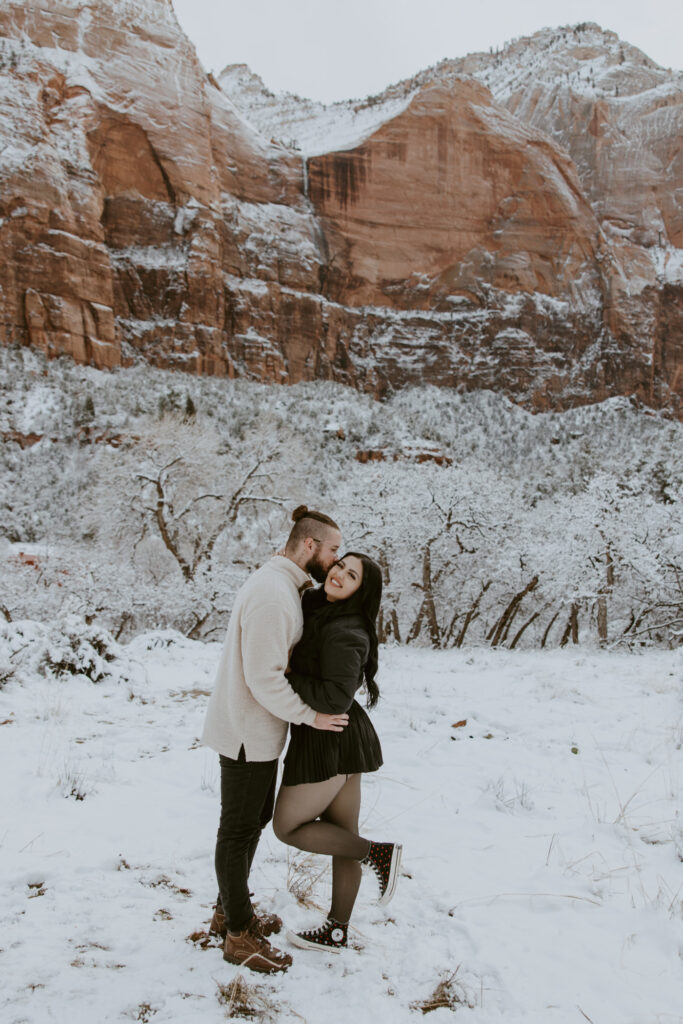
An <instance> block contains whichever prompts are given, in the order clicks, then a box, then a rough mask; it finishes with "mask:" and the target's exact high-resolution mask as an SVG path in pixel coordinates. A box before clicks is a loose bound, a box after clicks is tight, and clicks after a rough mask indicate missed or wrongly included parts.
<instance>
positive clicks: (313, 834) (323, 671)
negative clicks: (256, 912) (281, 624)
mask: <svg viewBox="0 0 683 1024" xmlns="http://www.w3.org/2000/svg"><path fill="white" fill-rule="evenodd" d="M381 596H382V574H381V571H380V568H379V566H378V565H377V563H376V562H374V561H373V560H372V559H371V558H368V556H367V555H361V554H358V553H357V552H349V553H348V554H346V555H345V556H344V557H343V558H341V559H340V560H339V561H338V562H336V563H335V564H334V565H333V566H332V568H331V569H330V570H329V572H328V574H327V578H326V580H325V583H324V585H323V586H322V587H321V588H320V589H319V590H309V591H307V592H306V593H305V594H304V598H303V610H304V631H303V635H302V637H301V640H300V641H299V643H298V644H297V645H296V647H295V648H294V650H293V651H292V657H291V661H290V669H289V671H288V679H289V682H290V684H291V686H292V687H293V689H294V690H295V691H296V692H297V693H298V694H299V696H300V697H301V698H302V700H304V701H305V702H306V703H307V704H309V705H310V706H311V707H312V708H314V709H315V710H316V711H322V712H326V713H328V714H331V713H340V712H342V711H347V712H348V715H349V724H348V726H347V727H346V728H345V729H344V730H343V732H341V733H326V734H324V735H323V734H318V733H316V730H315V729H311V728H309V727H308V726H306V725H292V726H291V738H290V743H289V748H288V750H287V754H286V756H285V764H284V774H283V778H282V786H281V788H280V792H279V794H278V798H277V803H276V805H275V816H274V819H273V829H274V831H275V835H276V836H277V837H278V838H279V839H281V840H282V842H284V843H287V844H288V845H290V846H296V847H297V848H298V849H300V850H307V851H309V852H311V853H327V854H330V855H331V856H332V905H331V907H330V913H329V915H328V917H327V920H326V921H325V923H324V924H323V925H322V926H321V927H320V928H316V929H313V930H310V931H304V932H298V933H293V932H289V933H288V937H289V939H290V941H291V942H292V943H293V944H294V945H295V946H300V947H303V948H306V949H323V950H325V949H327V950H339V949H341V948H343V947H344V946H346V944H347V929H348V923H349V919H350V917H351V911H352V910H353V905H354V902H355V899H356V895H357V893H358V887H359V885H360V879H361V864H368V865H369V866H370V867H372V868H373V870H374V872H375V874H376V875H377V879H378V882H379V887H380V897H379V902H380V903H383V904H386V903H388V902H389V900H390V899H391V898H392V896H393V894H394V889H395V887H396V881H397V877H398V868H399V863H400V860H401V846H400V844H398V843H375V842H371V841H370V840H369V839H364V838H362V837H361V836H359V835H358V814H359V811H360V780H361V774H362V773H363V772H372V771H376V770H377V768H379V767H380V765H381V764H382V751H381V748H380V744H379V740H378V738H377V734H376V732H375V730H374V728H373V727H372V724H371V722H370V719H369V718H368V716H367V714H366V713H365V711H364V710H363V709H362V708H361V706H360V705H359V704H358V703H357V702H356V701H355V700H354V699H353V698H354V694H355V692H356V690H357V689H358V688H359V687H360V686H361V684H362V682H363V678H365V684H366V688H367V692H368V706H369V707H373V706H374V704H376V703H377V698H378V696H379V689H378V687H377V683H376V682H375V673H376V671H377V632H376V629H375V620H376V618H377V614H378V612H379V603H380V598H381Z"/></svg>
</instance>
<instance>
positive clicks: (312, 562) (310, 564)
mask: <svg viewBox="0 0 683 1024" xmlns="http://www.w3.org/2000/svg"><path fill="white" fill-rule="evenodd" d="M304 569H305V570H306V572H307V573H308V574H309V576H312V577H313V579H314V580H315V581H316V583H324V582H325V580H326V579H327V569H325V567H324V566H323V565H322V564H321V562H320V559H319V558H318V552H317V551H316V553H315V554H314V555H311V557H310V558H309V560H308V561H307V562H306V565H305V566H304Z"/></svg>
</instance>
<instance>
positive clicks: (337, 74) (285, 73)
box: [173, 0, 683, 103]
mask: <svg viewBox="0 0 683 1024" xmlns="http://www.w3.org/2000/svg"><path fill="white" fill-rule="evenodd" d="M173 5H174V7H175V10H176V14H177V16H178V20H179V21H180V24H181V25H182V27H183V29H184V31H185V32H186V34H187V35H188V36H189V37H190V39H191V40H192V42H193V43H194V44H195V46H196V47H197V52H198V53H199V57H200V59H201V61H202V63H203V64H204V66H205V68H206V69H207V71H210V70H213V71H221V70H222V69H223V68H224V67H225V65H226V64H248V65H249V67H250V68H251V69H252V71H256V72H257V74H259V75H260V76H261V77H262V78H263V80H264V82H265V84H266V85H267V86H268V88H270V89H272V90H273V91H274V92H282V91H289V92H295V93H298V94H299V95H301V96H308V97H311V98H313V99H319V100H322V101H323V102H325V103H329V102H331V101H333V100H338V99H357V98H362V97H365V96H367V95H370V94H372V93H376V92H380V91H381V90H382V89H384V88H385V87H386V86H387V85H390V84H391V83H392V82H397V81H399V80H400V79H402V78H406V77H408V76H409V75H412V74H414V73H415V72H416V71H420V70H422V69H423V68H426V67H429V65H430V64H434V63H436V61H438V60H441V58H442V57H462V56H464V55H465V54H466V53H472V52H473V51H475V50H488V48H489V47H490V46H493V47H496V46H502V44H503V43H505V42H506V41H507V40H509V39H513V38H515V37H516V36H524V35H529V34H530V33H532V32H535V31H537V30H538V29H539V28H543V27H544V26H551V27H553V28H555V27H557V26H558V25H574V24H576V23H577V22H579V21H595V22H597V23H598V24H599V25H601V26H602V27H603V28H606V29H611V30H612V31H614V32H617V33H618V34H619V35H620V36H621V37H622V39H625V40H626V41H627V42H630V43H633V45H634V46H638V47H639V48H640V49H641V50H643V51H644V52H645V53H647V55H648V56H649V57H652V59H653V60H655V61H657V63H658V64H661V65H662V66H663V67H673V68H680V67H681V66H683V2H682V0H571V2H570V0H478V2H477V0H173Z"/></svg>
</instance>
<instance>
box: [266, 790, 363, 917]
mask: <svg viewBox="0 0 683 1024" xmlns="http://www.w3.org/2000/svg"><path fill="white" fill-rule="evenodd" d="M360 781H361V777H360V775H336V776H335V777H334V778H332V779H326V780H325V782H311V783H304V784H303V785H300V786H281V787H280V792H279V793H278V797H277V802H276V804H275V816H274V818H273V831H274V832H275V835H276V836H277V837H278V839H280V840H281V841H282V842H283V843H287V845H288V846H296V847H297V849H299V850H307V851H308V852H309V853H326V854H330V855H331V856H332V904H331V907H330V917H333V918H334V920H335V921H339V922H341V923H342V924H346V923H347V922H348V920H349V918H350V917H351V911H352V910H353V905H354V903H355V901H356V896H357V894H358V887H359V886H360V879H361V866H360V861H361V860H363V858H364V857H365V856H366V855H367V853H368V850H369V849H370V842H369V840H367V839H363V838H362V837H361V836H359V835H358V815H359V812H360Z"/></svg>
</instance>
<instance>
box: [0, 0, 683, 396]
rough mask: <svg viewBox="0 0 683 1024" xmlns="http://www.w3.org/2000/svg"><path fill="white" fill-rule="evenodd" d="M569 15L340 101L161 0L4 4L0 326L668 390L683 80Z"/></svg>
mask: <svg viewBox="0 0 683 1024" xmlns="http://www.w3.org/2000/svg"><path fill="white" fill-rule="evenodd" d="M562 31H564V36H565V37H564V38H563V36H562ZM562 31H560V32H559V33H558V35H557V39H556V40H554V41H550V39H549V37H548V38H546V36H545V35H544V34H543V33H540V34H539V37H538V38H537V37H534V38H533V39H532V40H525V41H520V42H519V43H516V44H513V45H512V47H511V48H509V53H507V52H506V53H504V54H501V55H490V56H485V55H474V56H472V57H470V58H466V59H465V60H463V61H459V62H457V61H456V62H447V63H445V64H444V65H441V66H439V67H438V68H436V69H432V70H431V71H430V72H425V73H423V74H422V75H420V76H417V77H416V78H415V79H413V80H411V81H410V82H406V83H401V84H400V85H399V86H395V87H392V89H390V90H387V93H386V94H385V95H384V96H382V97H377V98H373V99H371V100H369V101H366V102H365V103H362V104H355V105H350V104H346V105H345V104H335V105H334V106H333V107H330V108H324V107H322V106H321V105H319V104H311V103H306V104H303V105H302V104H300V103H299V104H298V103H297V102H295V101H294V100H293V99H292V98H291V97H290V98H288V99H287V98H286V99H285V100H283V101H282V102H280V101H279V100H277V99H276V98H273V97H271V96H268V95H266V93H265V90H263V87H262V84H261V85H259V83H258V80H256V79H255V78H254V77H253V76H250V75H249V73H248V71H247V70H246V69H244V68H241V69H237V70H235V69H233V70H232V71H231V70H230V69H226V72H224V74H223V75H222V76H221V80H220V84H219V83H217V82H215V81H214V80H213V79H212V78H211V77H210V76H207V75H206V74H205V73H204V72H203V70H202V68H201V66H200V64H199V63H198V61H197V58H196V55H195V52H194V49H193V47H192V46H191V44H190V43H189V42H188V41H187V39H185V37H184V36H183V34H182V32H181V31H180V29H179V27H178V25H177V22H176V19H175V16H174V14H173V10H172V6H171V4H170V0H44V2H43V4H42V5H41V8H40V9H38V8H36V7H34V6H33V5H27V4H26V3H25V2H24V0H6V2H5V4H4V5H3V6H2V8H0V36H1V37H2V38H0V89H1V91H0V147H2V148H0V289H1V292H0V303H1V305H2V310H1V315H0V340H2V341H3V342H5V343H12V342H20V343H22V344H31V345H34V346H37V347H40V348H41V349H43V350H45V351H46V352H48V353H50V354H52V355H58V354H62V353H65V354H69V355H71V356H73V357H74V358H76V359H78V360H81V361H85V362H92V363H94V364H96V365H98V366H115V365H116V364H118V363H120V362H129V361H131V360H134V359H139V358H143V359H145V360H149V361H150V362H154V363H156V364H158V365H162V366H168V367H183V368H186V369H192V370H196V371H197V372H203V373H213V374H231V375H232V374H239V375H248V376H251V377H255V378H258V379H261V380H267V381H273V382H283V383H285V382H294V381H297V380H302V379H307V380H313V379H318V378H325V379H335V380H339V381H342V382H344V383H348V384H350V385H352V386H354V387H357V388H362V389H364V390H367V391H370V392H371V393H373V394H376V395H382V394H384V393H386V391H387V390H389V389H391V388H396V387H402V386H404V385H407V384H410V383H412V382H424V381H431V382H433V383H436V384H440V385H448V386H464V387H468V388H477V387H491V388H496V389H500V390H504V391H505V392H506V393H507V394H509V395H510V396H511V397H512V398H514V399H515V400H516V401H521V402H524V403H526V404H528V405H529V406H531V407H532V408H538V409H543V408H550V407H558V408H561V407H564V406H567V405H570V404H576V403H579V402H586V401H595V400H600V399H602V398H605V397H607V396H609V395H612V394H635V395H637V396H638V397H640V398H641V399H642V400H643V401H645V402H647V403H649V404H651V405H654V406H660V405H664V406H667V407H671V408H674V407H676V403H677V400H678V398H677V396H679V395H680V390H681V379H680V374H681V363H682V359H681V348H680V346H681V324H682V321H683V315H682V312H681V311H682V310H683V303H682V302H681V287H682V283H683V272H682V267H683V261H682V260H681V258H680V253H681V247H683V241H682V240H681V231H682V230H683V227H682V223H681V209H682V208H683V204H681V203H679V201H678V198H677V197H678V191H680V189H681V188H683V180H682V179H683V168H682V167H681V166H680V158H679V154H678V151H677V150H676V147H675V140H674V138H673V136H674V135H675V134H676V132H678V130H679V127H680V125H679V121H678V118H679V112H680V109H681V108H680V102H679V101H680V95H681V91H680V83H679V80H678V78H676V76H675V75H673V76H672V75H671V74H668V73H666V72H663V71H662V70H661V69H657V68H656V67H655V66H653V65H652V64H651V62H648V61H647V58H644V57H643V56H642V55H638V54H637V52H636V51H633V52H632V51H631V50H630V49H628V48H625V49H624V51H623V52H624V57H623V60H622V59H621V57H620V55H619V51H618V50H617V49H615V47H617V46H618V45H622V44H619V41H618V40H616V37H613V38H612V37H610V36H609V34H607V35H605V34H601V33H600V31H599V30H597V29H595V27H593V26H588V27H587V28H584V29H582V30H581V32H579V33H578V35H577V34H576V33H574V35H572V36H571V38H570V37H569V33H572V32H574V30H562ZM615 40H616V42H615ZM601 47H602V49H601ZM605 54H606V55H605ZM586 62H589V63H588V64H587V63H586ZM600 62H602V63H600ZM598 64H600V69H602V70H600V71H599V73H598V70H596V69H597V66H598ZM586 67H591V68H592V69H593V70H592V72H591V73H592V74H593V77H594V78H600V82H601V83H602V84H601V86H600V89H597V87H595V86H593V85H590V83H589V82H588V79H587V78H586V75H585V69H586ZM515 68H516V70H515ZM568 69H569V70H568ZM577 69H578V70H577ZM582 75H583V77H582ZM572 76H573V77H572ZM600 76H602V77H600ZM475 79H479V82H477V81H476V80H475ZM587 82H588V84H587ZM581 83H583V84H581ZM589 86H590V89H589ZM617 89H618V90H619V95H616V93H615V91H614V90H617ZM489 90H490V91H489ZM590 90H593V92H595V95H593V93H592V92H590ZM610 90H611V91H610ZM278 104H280V106H279V107H278ZM238 108H243V110H242V109H238ZM245 115H246V116H245ZM638 118H640V120H638ZM278 119H279V120H278ZM259 123H260V124H261V126H262V129H263V130H262V131H261V132H260V133H259V132H258V131H257V130H256V129H255V128H253V127H252V126H251V125H252V124H256V125H258V124H259ZM634 125H637V131H636V135H635V136H634V131H635V129H634ZM634 137H637V146H633V145H632V144H631V143H632V141H633V139H634ZM297 139H298V140H299V141H298V143H297V142H296V140H297ZM297 145H298V146H299V147H300V148H297Z"/></svg>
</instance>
